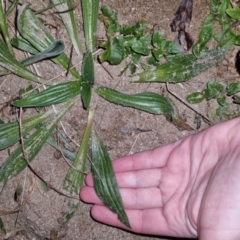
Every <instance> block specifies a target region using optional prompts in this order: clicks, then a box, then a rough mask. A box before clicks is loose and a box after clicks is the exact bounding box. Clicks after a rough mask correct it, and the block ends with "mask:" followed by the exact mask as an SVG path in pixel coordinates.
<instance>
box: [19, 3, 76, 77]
mask: <svg viewBox="0 0 240 240" xmlns="http://www.w3.org/2000/svg"><path fill="white" fill-rule="evenodd" d="M17 26H18V30H19V32H20V34H21V36H22V37H23V38H25V39H26V40H27V41H29V42H30V43H31V44H32V45H33V46H34V47H35V48H36V49H38V51H40V52H41V51H44V50H45V49H46V48H48V47H49V46H50V45H51V44H52V43H53V42H54V38H53V37H52V35H51V34H50V33H49V32H48V31H47V29H46V28H45V26H44V25H43V23H42V22H41V21H40V20H39V19H38V18H37V17H36V15H35V14H34V13H33V12H32V11H31V10H30V9H29V7H28V4H23V5H22V6H21V8H20V9H19V14H18V18H17ZM52 61H53V62H55V63H57V64H59V65H60V66H61V67H62V68H63V69H66V70H67V69H68V66H69V59H68V57H67V56H66V54H65V53H61V54H60V55H59V56H57V57H55V58H53V59H52ZM70 72H71V74H72V75H73V76H74V77H75V78H77V79H80V75H79V74H78V72H77V70H76V69H75V68H72V69H70Z"/></svg>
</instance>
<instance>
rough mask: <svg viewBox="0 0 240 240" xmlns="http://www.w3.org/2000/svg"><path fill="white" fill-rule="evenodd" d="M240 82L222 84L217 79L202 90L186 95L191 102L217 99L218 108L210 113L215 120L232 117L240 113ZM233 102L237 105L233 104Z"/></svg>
mask: <svg viewBox="0 0 240 240" xmlns="http://www.w3.org/2000/svg"><path fill="white" fill-rule="evenodd" d="M239 92H240V83H228V84H220V83H218V82H217V81H210V82H208V83H207V85H206V88H205V89H203V90H202V91H201V92H194V93H191V94H189V95H188V96H187V97H186V100H187V101H188V102H189V103H192V104H197V103H200V102H202V101H204V100H206V101H210V100H215V101H216V103H217V104H218V108H217V109H211V111H210V112H209V113H208V115H209V117H211V118H212V119H213V120H222V119H231V118H233V117H236V116H238V115H239V104H240V96H239V95H237V93H239ZM231 102H232V103H234V105H235V106H233V105H231Z"/></svg>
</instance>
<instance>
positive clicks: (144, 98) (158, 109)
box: [96, 87, 192, 130]
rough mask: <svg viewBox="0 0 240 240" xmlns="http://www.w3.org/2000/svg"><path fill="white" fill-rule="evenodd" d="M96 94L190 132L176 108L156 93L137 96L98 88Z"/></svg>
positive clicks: (168, 100) (144, 93)
mask: <svg viewBox="0 0 240 240" xmlns="http://www.w3.org/2000/svg"><path fill="white" fill-rule="evenodd" d="M96 92H97V93H98V94H99V95H100V96H101V97H103V98H105V99H106V100H108V101H109V102H112V103H115V104H118V105H122V106H125V107H133V108H136V109H139V110H142V111H145V112H148V113H152V114H163V115H165V116H166V118H167V120H169V121H170V122H172V123H173V124H174V125H175V126H176V127H177V128H179V129H180V130H192V128H191V127H190V126H189V125H188V124H187V123H185V121H184V120H183V119H182V118H181V117H180V115H179V113H178V110H177V107H176V106H175V105H174V103H173V102H172V101H171V100H170V99H168V98H166V97H164V96H162V95H159V94H157V93H154V92H143V93H138V94H125V93H121V92H118V91H116V90H114V89H111V88H107V87H99V88H97V90H96Z"/></svg>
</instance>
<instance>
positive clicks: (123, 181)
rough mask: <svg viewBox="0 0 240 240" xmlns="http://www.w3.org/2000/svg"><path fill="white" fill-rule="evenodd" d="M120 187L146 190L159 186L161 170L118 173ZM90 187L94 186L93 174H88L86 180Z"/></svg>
mask: <svg viewBox="0 0 240 240" xmlns="http://www.w3.org/2000/svg"><path fill="white" fill-rule="evenodd" d="M115 176H116V179H117V183H118V186H119V187H123V188H145V187H157V186H159V183H160V179H161V169H159V168H156V169H147V170H138V171H131V172H119V173H116V175H115ZM85 182H86V184H87V185H88V186H91V187H92V186H93V178H92V173H90V174H88V175H87V177H86V180H85Z"/></svg>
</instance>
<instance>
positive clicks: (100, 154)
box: [92, 131, 131, 228]
mask: <svg viewBox="0 0 240 240" xmlns="http://www.w3.org/2000/svg"><path fill="white" fill-rule="evenodd" d="M92 164H93V165H92V174H93V182H94V189H95V191H96V193H97V195H98V197H99V198H100V199H101V201H102V202H103V204H104V205H105V206H106V207H108V208H109V209H110V210H111V211H112V212H114V213H116V214H117V216H118V219H119V220H120V221H121V222H122V223H123V224H125V225H126V226H127V227H129V228H131V227H130V223H129V221H128V217H127V214H126V212H125V210H124V207H123V203H122V199H121V195H120V192H119V189H118V185H117V181H116V178H115V175H114V171H113V167H112V162H111V159H110V157H109V155H108V153H107V150H106V148H105V147H104V145H103V143H102V141H101V139H100V138H99V137H98V135H97V133H96V131H92Z"/></svg>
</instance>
